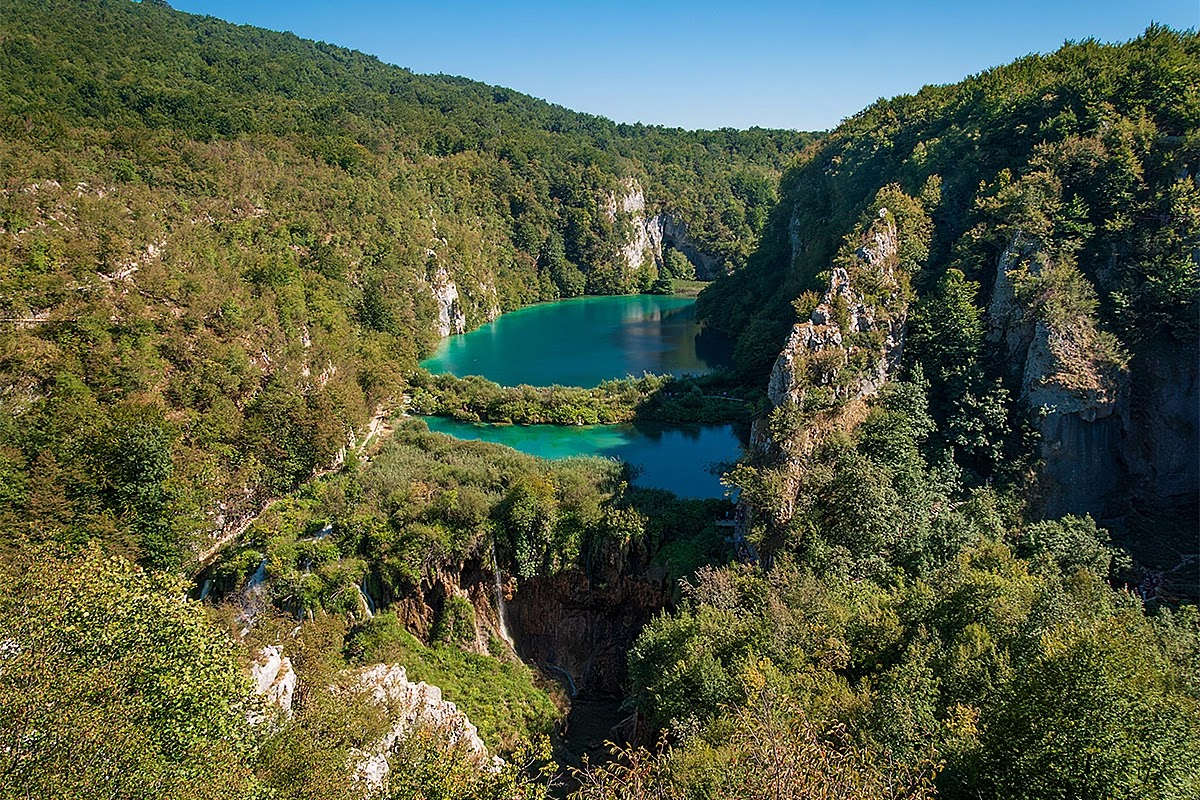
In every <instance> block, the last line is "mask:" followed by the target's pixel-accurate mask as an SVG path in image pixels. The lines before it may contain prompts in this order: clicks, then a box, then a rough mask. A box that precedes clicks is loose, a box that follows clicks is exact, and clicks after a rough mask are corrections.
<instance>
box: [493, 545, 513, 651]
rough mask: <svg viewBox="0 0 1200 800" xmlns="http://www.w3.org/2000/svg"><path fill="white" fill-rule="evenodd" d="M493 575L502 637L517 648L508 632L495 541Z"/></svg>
mask: <svg viewBox="0 0 1200 800" xmlns="http://www.w3.org/2000/svg"><path fill="white" fill-rule="evenodd" d="M492 577H493V578H494V583H495V586H496V616H497V617H498V618H499V620H500V638H501V639H503V640H504V641H505V642H507V643H508V646H509V647H511V648H513V649H514V650H515V649H516V645H515V644H513V639H512V636H511V635H509V633H508V623H507V622H506V621H505V617H507V615H508V611H507V609H506V608H505V605H504V586H503V585H502V583H501V581H500V565H499V563H498V562H497V561H496V544H495V542H493V543H492Z"/></svg>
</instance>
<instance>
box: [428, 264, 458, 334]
mask: <svg viewBox="0 0 1200 800" xmlns="http://www.w3.org/2000/svg"><path fill="white" fill-rule="evenodd" d="M429 287H430V290H431V291H432V293H433V299H434V302H436V303H437V332H438V334H439V335H440V336H449V335H451V334H454V333H465V332H466V330H467V315H466V314H465V313H464V312H463V306H462V302H461V300H460V298H459V294H458V284H456V283H455V282H454V279H453V278H451V277H450V273H449V271H447V269H446V267H445V265H443V264H437V265H436V267H435V268H434V270H433V274H432V275H430V277H429Z"/></svg>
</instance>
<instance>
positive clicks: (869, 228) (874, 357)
mask: <svg viewBox="0 0 1200 800" xmlns="http://www.w3.org/2000/svg"><path fill="white" fill-rule="evenodd" d="M1198 52H1200V45H1198V43H1197V39H1196V37H1195V36H1194V35H1192V34H1179V33H1176V32H1173V31H1170V30H1167V29H1163V28H1151V29H1149V30H1148V31H1147V32H1146V34H1145V35H1144V36H1142V37H1141V38H1139V39H1137V40H1135V41H1133V42H1130V43H1128V44H1125V45H1119V46H1118V45H1105V44H1100V43H1098V42H1094V41H1090V42H1082V43H1079V44H1073V45H1069V46H1066V47H1064V48H1062V49H1061V50H1059V51H1058V52H1056V53H1054V54H1052V55H1048V56H1029V57H1026V58H1023V59H1021V60H1019V61H1016V62H1014V63H1012V64H1009V65H1007V66H1003V67H998V68H996V69H993V70H990V71H988V72H985V73H982V74H980V75H977V76H973V77H971V78H969V79H967V80H965V81H963V82H962V83H959V84H955V85H952V86H933V87H926V88H924V89H922V90H921V91H920V92H918V93H916V94H914V95H909V96H904V97H897V98H894V99H891V100H881V101H879V102H878V103H876V104H875V105H873V106H871V107H870V108H867V109H865V110H864V111H862V112H861V113H859V114H857V115H855V116H854V117H853V118H851V119H849V120H847V121H846V122H845V123H844V124H843V125H841V126H840V127H839V128H838V129H837V130H836V131H834V132H832V133H831V134H830V135H829V136H828V137H827V138H825V139H824V140H823V141H822V142H821V143H820V144H819V145H816V146H814V147H813V148H812V149H811V150H810V152H809V153H808V154H807V156H806V158H805V159H804V160H803V163H801V164H799V165H797V166H796V167H795V168H793V169H791V170H789V171H788V172H787V173H786V174H785V176H784V178H783V181H782V189H781V201H780V203H779V205H778V206H777V207H776V208H775V210H774V212H773V214H772V218H771V222H770V224H769V225H768V227H767V230H766V232H765V233H764V236H763V242H762V246H761V247H760V248H759V250H758V251H757V252H756V253H755V254H754V255H753V256H752V257H751V259H750V264H749V266H748V268H747V269H746V270H745V271H743V272H741V273H739V274H738V275H737V276H736V277H731V278H729V279H725V280H722V281H720V282H719V283H718V284H717V285H714V286H713V287H711V288H710V290H709V291H707V292H705V294H704V295H703V297H702V298H701V301H700V303H701V306H702V313H703V314H704V315H706V316H707V318H708V320H709V321H710V322H711V323H712V324H713V325H716V326H718V327H720V328H723V329H725V330H728V331H731V332H733V333H736V334H737V335H738V336H739V341H738V351H737V355H738V361H739V366H740V368H741V369H742V370H743V371H744V372H745V373H746V374H747V375H752V376H755V377H756V378H757V379H759V380H765V379H766V378H767V376H768V374H769V373H771V371H772V370H773V369H774V370H776V374H775V375H774V376H773V378H772V381H773V386H775V388H776V389H777V390H778V391H780V392H784V393H786V394H789V395H790V399H791V400H792V401H801V402H800V405H802V406H804V408H802V409H801V413H802V414H803V415H804V416H805V420H806V421H813V420H815V419H816V418H817V417H816V416H814V415H817V416H819V415H821V414H824V415H825V416H826V417H828V416H829V415H830V414H832V413H834V412H835V411H836V410H837V407H840V406H842V405H843V404H844V403H845V402H846V401H848V400H852V399H854V397H855V396H856V395H861V394H869V393H870V390H871V388H873V387H875V386H876V385H877V384H878V382H879V380H882V379H886V378H888V377H905V376H907V377H912V376H915V375H917V374H918V370H919V372H920V374H922V375H923V378H924V379H925V380H928V381H929V384H930V386H929V402H930V407H931V411H932V413H933V418H934V421H935V423H936V426H937V428H936V433H935V442H936V446H937V447H938V448H946V449H947V452H948V453H950V454H952V458H953V463H954V464H955V465H956V466H957V467H958V468H960V469H961V470H963V474H964V479H965V480H966V481H967V483H968V485H978V484H980V483H984V482H988V481H991V480H993V479H996V480H1002V481H1007V482H1009V483H1012V482H1020V481H1025V480H1027V479H1029V478H1030V477H1031V476H1032V478H1033V479H1034V483H1032V484H1027V485H1023V490H1027V494H1028V496H1027V499H1028V500H1030V501H1031V504H1032V507H1033V508H1034V509H1035V512H1044V513H1047V514H1049V515H1051V516H1060V515H1061V514H1062V513H1064V512H1074V513H1084V512H1090V513H1093V514H1098V515H1101V516H1103V517H1105V518H1106V519H1122V518H1127V517H1131V515H1132V516H1133V517H1136V516H1138V515H1147V514H1148V515H1151V516H1153V515H1154V514H1155V513H1157V512H1159V511H1163V510H1164V509H1170V508H1186V509H1191V510H1194V509H1195V508H1196V486H1197V482H1198V481H1200V463H1198V459H1197V450H1198V448H1200V439H1198V436H1197V420H1196V413H1195V412H1196V407H1197V403H1198V402H1200V388H1198V379H1197V373H1196V365H1195V359H1194V355H1195V352H1196V347H1197V330H1198V325H1197V319H1198V318H1200V291H1198V286H1200V284H1198V279H1197V266H1196V254H1197V252H1198V248H1200V188H1198V187H1200V184H1198V182H1197V170H1198V168H1200V131H1198V124H1200V116H1198V114H1197V99H1198V97H1200V89H1198V88H1197V87H1198V86H1200V80H1198V79H1200V71H1198V70H1200V66H1198V64H1197V54H1198ZM881 242H883V243H884V245H883V247H882V249H881V246H880V243H881ZM887 248H892V249H897V248H898V252H897V253H894V254H892V253H884V252H883V250H886V249H887ZM868 251H871V252H870V253H868ZM885 255H886V256H887V258H884V256H885ZM893 256H894V257H893ZM885 261H886V262H887V263H884V262H885ZM824 309H829V310H831V311H832V317H833V318H832V319H825V317H824V316H823V315H824V313H825V312H824ZM814 310H817V311H816V314H815V315H814ZM850 323H853V324H850ZM802 327H804V328H806V329H807V328H809V327H812V328H814V330H815V333H814V336H815V337H816V338H814V339H811V340H810V343H809V350H813V351H821V352H819V353H815V354H814V353H810V354H809V355H802V354H800V353H799V351H798V350H797V349H796V345H797V343H798V341H799V340H798V339H797V338H796V337H797V336H799V335H800V332H799V328H802ZM835 329H836V330H837V331H838V336H839V337H841V336H843V335H844V337H845V339H844V341H843V342H842V344H841V345H839V346H837V347H834V348H828V347H826V346H825V344H819V345H818V344H817V343H816V340H817V339H820V338H821V337H826V343H828V342H831V341H832V339H829V338H828V337H829V336H831V335H832V332H834V331H835ZM789 331H792V332H793V335H792V338H791V339H790V340H789ZM803 335H804V336H808V334H807V333H805V334H803ZM785 343H786V345H787V346H786V347H785ZM781 350H782V351H784V352H783V356H782V357H781ZM834 350H836V351H837V352H833V351H834ZM781 359H782V360H781ZM839 359H841V361H840V362H839ZM881 359H883V361H885V362H886V363H883V364H882V367H880V364H881V363H882V362H881V361H880V360H881ZM784 362H786V363H784ZM793 362H794V363H793ZM817 362H820V363H819V364H818V363H817ZM781 370H782V371H783V372H786V373H788V375H784V374H781V372H780V371H781ZM805 370H808V374H803V373H804V372H805ZM822 371H824V373H825V374H819V373H821V372H822ZM876 373H878V374H876ZM868 376H869V377H870V380H868V381H867V383H865V384H863V383H862V381H863V380H864V379H865V378H867V377H868ZM784 384H787V385H786V386H785V385H784ZM860 389H861V391H860ZM785 390H786V391H785ZM793 404H794V402H793ZM792 427H797V423H793V424H792ZM799 427H804V423H799ZM1194 516H1195V515H1194V514H1190V517H1189V516H1188V515H1187V514H1185V515H1184V516H1181V517H1177V518H1174V519H1172V520H1171V524H1173V525H1179V524H1181V523H1182V522H1184V521H1185V520H1188V519H1190V521H1191V522H1194Z"/></svg>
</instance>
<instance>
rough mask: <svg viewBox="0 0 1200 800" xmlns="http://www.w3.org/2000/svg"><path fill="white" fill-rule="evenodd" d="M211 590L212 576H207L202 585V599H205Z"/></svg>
mask: <svg viewBox="0 0 1200 800" xmlns="http://www.w3.org/2000/svg"><path fill="white" fill-rule="evenodd" d="M211 591H212V580H211V579H210V578H205V579H204V585H203V586H202V587H200V599H201V600H203V599H204V598H206V597H208V593H209V592H211Z"/></svg>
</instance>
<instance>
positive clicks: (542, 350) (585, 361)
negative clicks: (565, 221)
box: [421, 294, 732, 388]
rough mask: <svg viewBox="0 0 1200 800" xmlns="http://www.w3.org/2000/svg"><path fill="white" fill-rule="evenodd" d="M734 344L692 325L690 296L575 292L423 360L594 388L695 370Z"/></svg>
mask: <svg viewBox="0 0 1200 800" xmlns="http://www.w3.org/2000/svg"><path fill="white" fill-rule="evenodd" d="M731 355H732V346H731V345H730V343H729V341H728V340H727V339H725V338H724V337H722V336H720V335H719V334H717V333H714V332H712V331H708V330H704V329H703V328H701V326H700V325H699V324H698V323H697V322H696V301H695V300H694V299H693V298H690V297H674V296H670V295H649V294H638V295H628V296H622V297H578V298H575V299H572V300H562V301H559V302H557V303H542V304H540V305H536V306H529V307H528V308H522V309H520V310H518V311H510V312H509V313H507V314H503V315H501V316H500V317H498V318H497V319H496V320H495V321H494V322H490V323H488V324H487V325H484V326H482V327H480V328H477V329H475V330H473V331H471V332H470V333H465V334H463V335H462V336H449V337H447V338H446V339H444V340H442V342H441V344H440V345H439V346H438V350H437V352H436V353H435V354H434V355H433V356H432V357H431V358H428V359H426V360H425V361H423V362H421V366H422V367H424V368H425V369H427V370H429V371H430V372H433V373H443V372H449V373H450V374H452V375H459V376H466V375H482V376H483V377H485V378H487V379H489V380H492V381H495V382H496V383H498V384H500V385H502V386H519V385H520V384H522V383H527V384H529V385H531V386H552V385H554V384H559V385H560V386H584V387H589V388H590V387H592V386H596V385H597V384H599V383H601V382H602V381H606V380H609V379H610V378H624V377H625V376H626V375H633V376H635V377H640V376H641V374H642V373H643V372H653V373H655V374H657V375H682V374H684V373H693V374H699V373H703V372H707V371H709V370H710V369H712V368H714V367H718V366H721V365H724V364H728V363H729V361H730V358H731Z"/></svg>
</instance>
